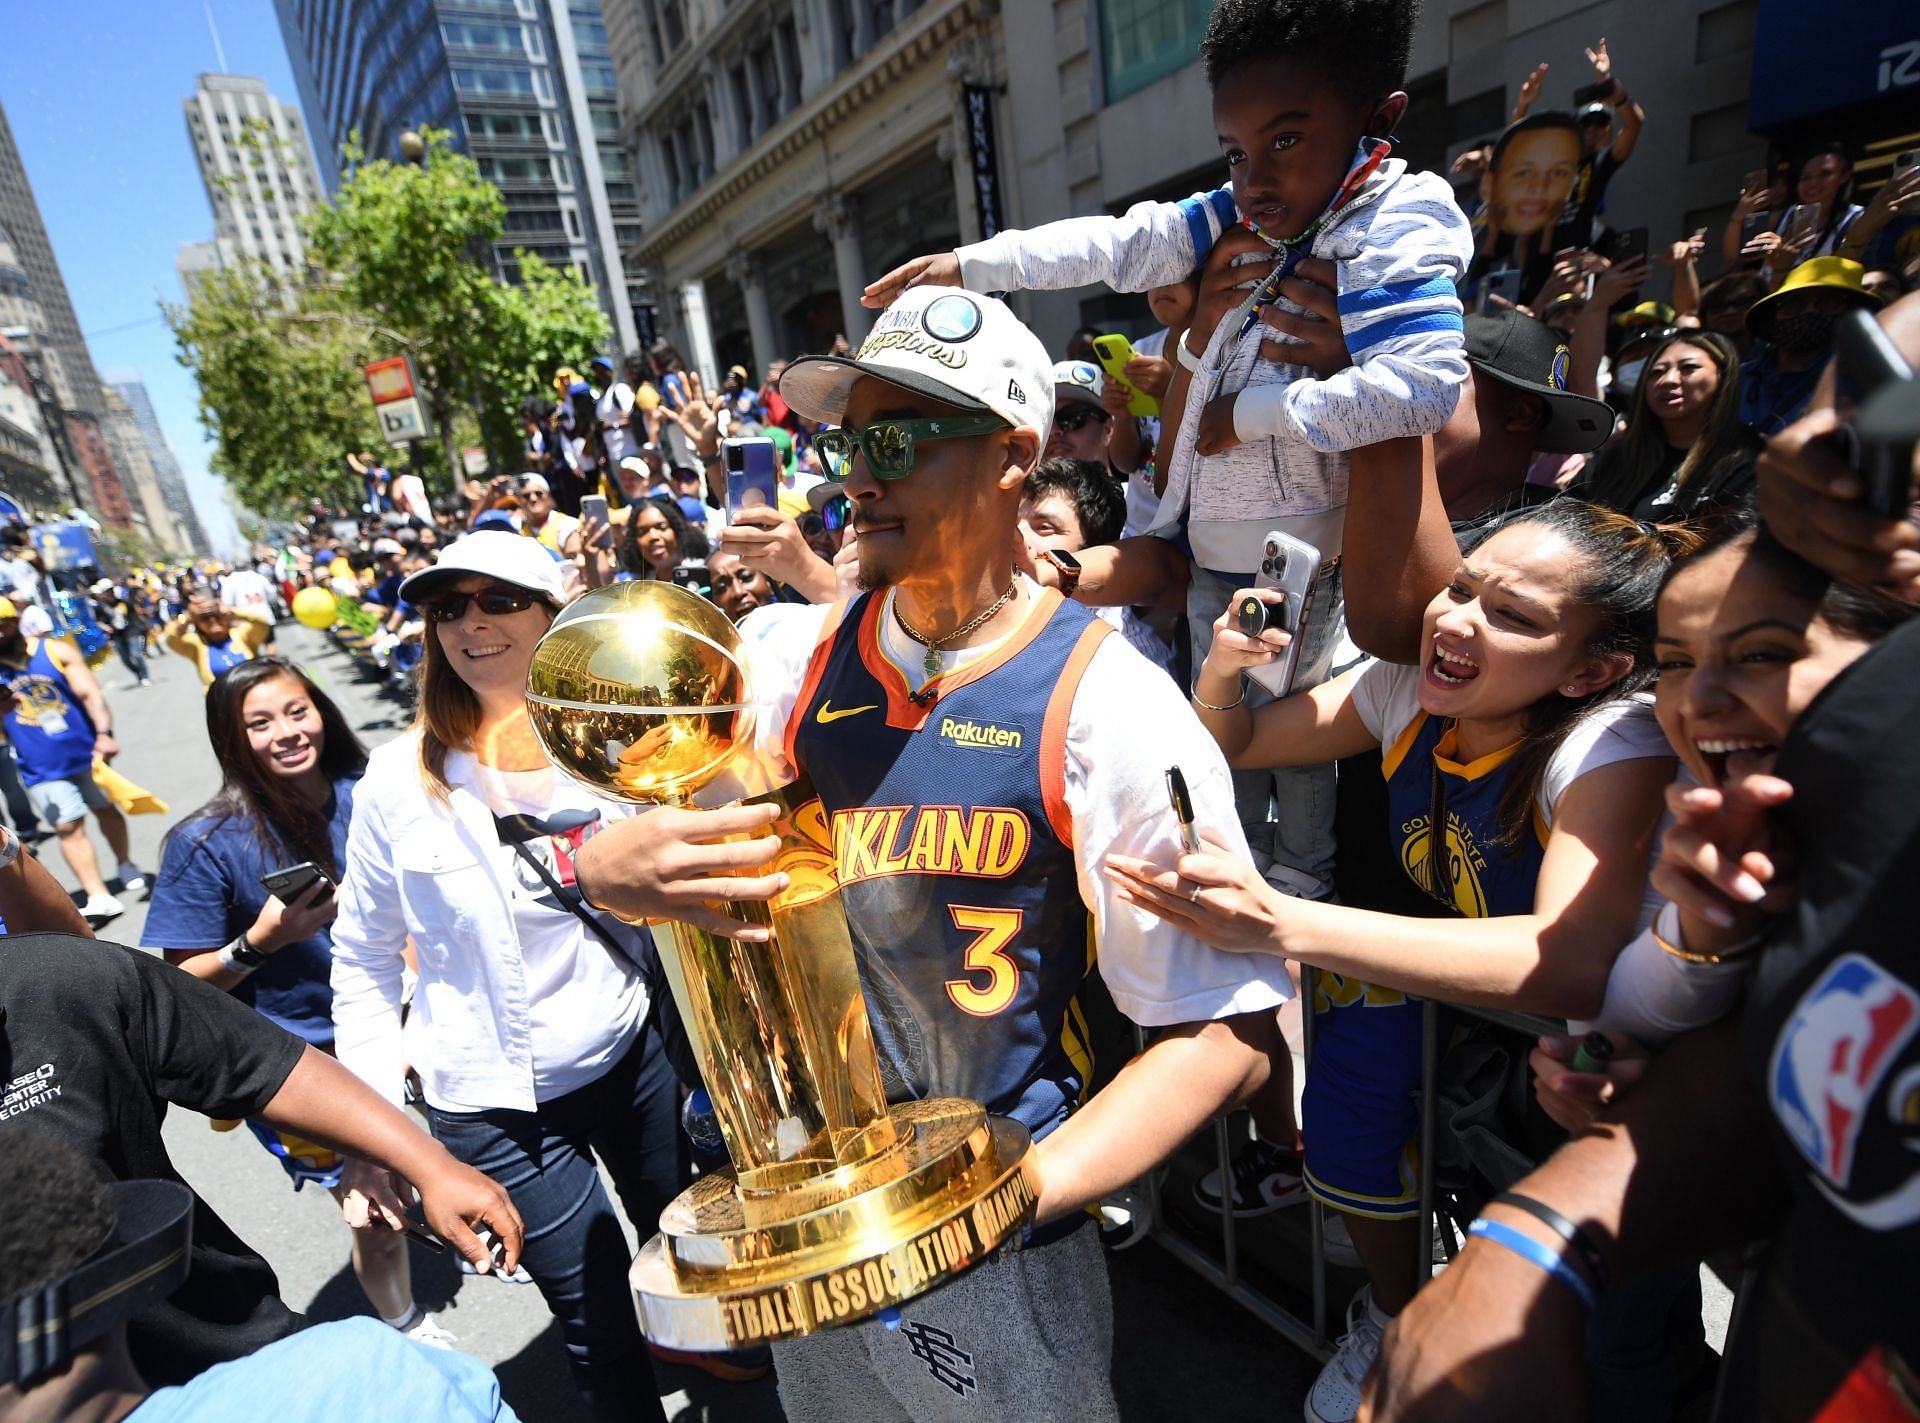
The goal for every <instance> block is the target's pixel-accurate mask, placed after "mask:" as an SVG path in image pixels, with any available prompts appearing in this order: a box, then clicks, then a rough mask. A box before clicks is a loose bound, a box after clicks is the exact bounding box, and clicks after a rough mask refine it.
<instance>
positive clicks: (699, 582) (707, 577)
mask: <svg viewBox="0 0 1920 1423" xmlns="http://www.w3.org/2000/svg"><path fill="white" fill-rule="evenodd" d="M671 576H672V578H673V581H674V582H675V583H678V584H679V585H680V586H681V587H682V588H690V589H692V590H693V591H694V592H696V593H698V594H700V596H701V597H703V598H704V597H705V596H706V595H707V594H708V593H711V592H712V591H713V574H712V573H711V572H710V571H709V570H708V568H707V566H706V564H704V563H683V564H681V565H680V567H678V568H676V569H674V570H673V573H672V575H671Z"/></svg>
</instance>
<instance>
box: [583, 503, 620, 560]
mask: <svg viewBox="0 0 1920 1423" xmlns="http://www.w3.org/2000/svg"><path fill="white" fill-rule="evenodd" d="M580 519H581V521H582V522H583V523H584V522H585V521H586V520H588V519H598V520H599V521H600V522H601V523H602V524H606V523H607V496H606V495H604V494H582V495H581V496H580ZM612 541H613V529H612V527H611V526H608V527H606V528H603V529H602V530H601V531H600V541H599V542H598V543H597V544H595V545H594V547H595V548H605V547H606V546H607V545H608V544H609V543H611V542H612Z"/></svg>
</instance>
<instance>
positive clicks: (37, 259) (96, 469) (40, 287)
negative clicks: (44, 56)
mask: <svg viewBox="0 0 1920 1423" xmlns="http://www.w3.org/2000/svg"><path fill="white" fill-rule="evenodd" d="M0 232H5V233H6V238H7V241H6V245H7V246H8V247H9V248H10V249H11V250H12V256H11V259H10V260H11V264H12V265H11V266H10V267H9V269H8V270H9V273H10V276H9V284H10V285H12V286H13V287H14V288H15V291H14V297H13V300H14V301H15V302H17V303H19V304H20V306H21V308H22V309H23V310H25V309H26V308H27V307H28V306H29V305H30V307H31V309H32V315H31V316H30V317H29V319H28V320H26V321H23V322H21V323H19V324H17V325H14V326H11V327H10V328H8V329H9V330H11V331H12V332H15V333H17V334H14V335H11V336H10V337H9V339H10V340H11V341H12V343H13V345H14V347H15V348H16V349H17V350H19V351H20V353H21V356H22V359H23V360H24V361H25V362H26V363H27V365H28V366H29V367H31V368H35V369H37V370H38V371H39V372H40V373H41V374H42V376H43V378H44V380H45V382H46V385H47V387H48V391H49V396H50V398H48V399H47V400H45V401H44V402H43V405H42V409H43V411H44V414H45V417H46V423H47V424H48V425H49V426H50V427H51V437H52V438H53V439H54V440H55V441H57V442H60V444H61V447H62V449H63V450H65V451H67V452H68V453H69V458H68V460H67V466H68V468H69V469H70V470H71V472H72V487H71V489H70V496H71V498H72V499H76V500H78V502H79V503H80V504H81V505H82V506H85V507H88V508H90V509H92V511H93V512H94V513H96V514H98V516H99V517H100V519H101V520H102V521H103V522H105V523H108V524H112V525H115V526H117V527H121V528H125V527H127V526H128V525H129V524H130V523H131V522H132V518H133V511H132V509H131V508H130V507H129V506H128V503H127V496H126V491H125V490H124V489H123V488H122V487H121V484H120V475H119V471H118V470H116V469H115V468H114V465H113V459H112V456H111V455H110V454H109V453H108V452H107V447H106V443H105V442H104V441H103V440H102V439H101V438H100V427H99V422H100V418H101V413H102V405H103V402H102V397H101V393H100V377H99V376H98V375H97V374H96V373H95V371H94V367H93V357H92V356H91V355H90V354H88V351H87V343H86V340H85V339H84V338H83V337H82V336H81V334H80V322H79V319H78V318H77V317H75V315H74V314H73V301H72V299H71V298H70V297H69V296H68V295H67V284H66V281H65V279H64V278H63V277H62V276H61V275H60V262H59V259H58V258H56V257H55V256H54V252H53V244H52V242H50V241H49V240H48V238H47V228H46V224H45V223H44V222H43V221H41V218H40V204H39V203H38V202H36V201H35V199H34V196H33V185H32V183H31V182H29V181H28V179H27V169H26V164H25V163H24V162H23V161H22V160H21V157H20V149H19V147H18V146H17V145H16V144H15V143H14V141H13V127H12V125H11V124H9V123H8V122H7V114H6V110H5V108H3V107H0ZM36 322H37V324H36Z"/></svg>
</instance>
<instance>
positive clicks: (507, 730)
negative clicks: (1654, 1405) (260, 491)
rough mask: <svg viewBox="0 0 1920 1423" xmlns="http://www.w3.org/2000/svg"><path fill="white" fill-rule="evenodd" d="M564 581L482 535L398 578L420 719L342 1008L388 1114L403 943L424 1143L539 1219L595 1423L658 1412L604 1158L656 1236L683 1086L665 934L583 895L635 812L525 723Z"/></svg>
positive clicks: (372, 834) (348, 937)
mask: <svg viewBox="0 0 1920 1423" xmlns="http://www.w3.org/2000/svg"><path fill="white" fill-rule="evenodd" d="M637 507H638V508H639V509H640V510H643V511H648V510H652V509H654V507H655V506H654V505H653V504H651V503H643V504H641V505H639V506H637ZM561 569H562V565H561V563H560V562H559V561H558V560H557V559H556V558H555V556H554V555H553V553H552V552H551V551H550V550H548V549H546V548H544V547H543V546H541V545H540V544H539V543H538V542H536V541H535V540H533V539H530V538H524V537H522V536H520V535H518V534H511V533H506V532H498V531H489V532H482V533H475V534H469V535H467V536H466V537H465V538H463V539H459V540H457V541H456V542H454V543H453V544H451V545H449V546H448V548H447V549H446V551H445V552H444V553H443V554H442V555H441V558H440V561H439V562H438V563H437V564H435V565H434V566H433V567H431V568H426V569H422V570H420V571H419V572H417V573H415V574H413V575H411V576H410V577H409V578H408V579H407V580H406V582H405V583H403V584H402V585H401V589H400V596H401V597H402V598H404V599H405V600H406V601H408V602H410V603H413V604H415V605H417V606H419V607H421V608H422V609H424V610H425V612H426V616H427V622H428V633H427V638H426V648H425V656H424V658H423V659H422V662H421V676H420V713H419V717H418V720H417V721H416V723H415V725H414V728H413V730H412V732H411V733H410V734H409V735H407V736H405V737H402V738H400V739H399V740H396V741H392V742H389V743H388V744H387V745H385V746H383V747H381V748H380V749H379V750H377V751H376V752H375V753H374V755H373V758H372V763H371V767H370V771H371V774H370V775H369V777H368V779H367V783H366V787H365V789H364V790H363V791H362V794H361V796H360V800H359V804H358V805H357V807H356V814H355V817H354V823H353V829H352V833H351V835H350V836H349V838H348V842H347V856H346V858H347V865H346V879H345V880H344V882H343V884H342V887H341V908H340V918H339V920H338V922H337V924H336V926H335V930H334V943H335V952H334V964H333V989H334V1002H333V1016H334V1021H335V1023H336V1024H337V1025H338V1029H339V1047H340V1060H341V1061H342V1062H343V1063H345V1064H346V1066H347V1067H348V1068H350V1069H351V1070H352V1071H353V1072H355V1073H356V1074H357V1075H358V1076H360V1077H361V1078H363V1079H364V1080H366V1081H367V1082H368V1083H370V1084H371V1085H372V1086H374V1087H375V1088H376V1089H377V1090H378V1091H381V1092H383V1093H385V1094H387V1095H388V1096H389V1097H392V1098H395V1099H398V1097H399V1095H400V1091H401V1081H402V1076H403V1064H404V1061H405V1058H406V1053H405V1052H404V1051H403V1049H402V1046H401V1026H400V1005H401V980H402V973H403V963H404V957H403V956H404V954H405V951H406V948H407V945H408V942H409V940H411V942H412V945H413V950H414V953H415V956H416V957H417V960H418V972H419V979H420V983H419V991H418V992H417V994H416V995H415V997H414V1001H413V1013H414V1017H413V1019H412V1023H411V1025H410V1028H409V1031H410V1032H414V1033H417V1034H418V1039H419V1042H420V1044H421V1045H422V1046H421V1050H420V1051H419V1054H418V1057H417V1059H416V1060H417V1061H418V1062H419V1063H420V1077H421V1088H422V1093H423V1095H424V1096H425V1098H426V1103H427V1114H428V1121H429V1123H430V1125H431V1126H432V1129H433V1134H434V1135H435V1136H436V1137H438V1138H439V1139H440V1140H441V1141H442V1142H443V1143H444V1144H445V1145H446V1147H447V1149H448V1150H449V1151H451V1152H452V1153H453V1154H454V1155H455V1156H456V1157H458V1158H459V1159H461V1160H462V1161H465V1162H466V1163H467V1164H468V1165H470V1166H473V1167H475V1168H476V1169H477V1170H480V1171H483V1172H485V1173H486V1174H488V1175H489V1176H492V1177H493V1178H494V1179H495V1180H496V1181H498V1182H499V1183H500V1184H501V1185H502V1186H505V1187H506V1188H507V1189H508V1190H509V1191H511V1192H512V1193H513V1197H514V1201H515V1204H517V1205H518V1206H519V1208H520V1211H521V1214H522V1215H523V1216H524V1217H525V1219H526V1220H528V1221H529V1222H531V1223H532V1224H531V1226H530V1229H529V1232H528V1240H527V1248H526V1251H525V1253H524V1254H523V1256H522V1257H521V1258H522V1259H523V1261H524V1262H525V1265H526V1269H527V1272H528V1273H529V1274H530V1275H531V1276H532V1279H533V1282H534V1283H535V1284H536V1285H538V1286H539V1288H540V1290H541V1293H542V1294H543V1295H544V1296H545V1298H546V1301H547V1304H548V1306H549V1307H550V1308H551V1309H552V1310H553V1312H554V1314H555V1315H556V1316H557V1317H558V1318H559V1320H560V1323H561V1328H562V1332H563V1334H564V1336H565V1339H566V1343H567V1348H568V1352H569V1354H570V1355H571V1359H572V1363H573V1369H574V1377H575V1380H576V1382H577V1383H578V1385H579V1387H580V1390H581V1392H582V1393H583V1394H584V1395H586V1397H587V1398H588V1400H589V1401H590V1402H592V1403H593V1404H594V1405H595V1408H596V1411H597V1412H598V1413H599V1414H600V1415H601V1416H607V1417H611V1416H616V1415H617V1416H621V1417H634V1418H647V1417H652V1418H656V1419H658V1418H660V1417H661V1416H662V1415H661V1413H660V1411H659V1405H658V1402H657V1398H658V1390H657V1389H656V1388H655V1386H654V1380H653V1376H652V1371H651V1369H650V1367H649V1364H648V1361H647V1352H646V1347H645V1343H644V1341H643V1340H642V1339H641V1337H640V1333H639V1329H638V1326H637V1325H636V1323H635V1320H634V1314H633V1309H632V1305H631V1302H630V1301H629V1300H628V1298H627V1292H626V1265H627V1259H626V1256H625V1255H624V1254H623V1253H622V1252H620V1251H619V1250H617V1249H614V1250H609V1249H608V1248H607V1247H606V1244H605V1242H606V1241H608V1240H618V1239H619V1223H618V1222H617V1220H616V1219H615V1217H614V1214H613V1206H612V1203H611V1201H610V1200H609V1199H608V1197H607V1194H606V1191H605V1188H604V1187H603V1186H602V1185H601V1181H600V1176H599V1173H598V1170H597V1166H596V1163H598V1164H604V1165H605V1167H606V1168H607V1171H608V1173H609V1174H610V1175H611V1176H612V1177H613V1180H614V1183H615V1185H616V1186H617V1187H618V1189H619V1191H620V1197H621V1201H622V1204H623V1205H624V1206H625V1207H626V1209H627V1212H628V1215H629V1217H630V1219H631V1221H632V1223H633V1225H634V1226H635V1227H636V1228H637V1229H639V1230H640V1232H641V1233H642V1234H643V1235H645V1234H649V1233H651V1231H652V1229H653V1225H654V1222H655V1221H656V1220H657V1219H658V1218H659V1213H660V1211H661V1210H662V1209H663V1208H664V1207H665V1206H666V1204H667V1202H668V1201H670V1200H671V1199H672V1198H673V1196H674V1195H675V1194H676V1193H677V1191H678V1190H679V1187H680V1184H681V1179H680V1165H679V1156H678V1149H677V1142H676V1134H675V1122H676V1114H677V1112H678V1110H679V1105H680V1102H679V1089H678V1086H677V1084H676V1082H675V1080H674V1076H673V1072H672V1070H671V1069H670V1068H669V1067H668V1065H667V1060H666V1056H665V1053H664V1052H663V1050H662V1046H661V1044H662V1020H661V1013H662V1011H664V1010H665V1006H664V1005H665V999H666V994H665V990H664V987H663V985H662V984H661V982H660V981H659V974H658V961H657V959H656V958H655V954H654V949H653V942H652V939H651V938H650V936H649V935H648V933H647V931H646V929H645V928H644V927H642V926H640V925H638V924H632V923H626V922H622V921H621V920H618V919H615V918H613V917H611V916H609V915H601V914H596V913H595V912H594V911H592V910H591V909H589V908H587V906H586V904H585V902H584V900H583V899H582V898H581V895H580V892H579V890H578V888H577V883H578V881H577V876H576V873H575V868H574V866H575V857H576V855H577V854H578V853H579V851H580V849H581V847H582V846H583V845H584V844H585V843H586V842H587V841H588V839H589V838H590V837H592V836H593V835H595V834H597V833H598V832H600V831H602V830H604V829H605V828H606V827H607V826H609V825H611V824H612V823H614V822H615V821H618V820H622V819H625V818H626V817H627V816H629V815H630V814H631V812H630V810H629V809H628V808H626V807H624V806H620V805H616V804H614V803H612V802H609V801H604V800H601V799H600V798H599V797H597V796H595V795H594V794H593V793H592V792H590V791H588V790H586V789H585V788H583V787H582V786H580V785H578V784H576V783H575V782H573V781H571V780H569V779H567V778H566V777H564V776H562V775H561V774H560V773H559V772H557V771H556V770H555V769H554V766H553V764H552V762H550V761H549V760H548V759H547V756H546V754H545V752H544V751H543V750H542V749H541V746H540V743H539V741H538V739H537V738H536V737H535V735H534V731H533V725H532V723H531V722H530V721H529V720H528V716H527V702H526V692H527V676H528V669H529V668H530V666H531V664H532V661H533V654H534V649H535V648H536V647H537V646H538V645H539V642H540V640H541V638H542V637H543V636H545V634H546V632H547V629H548V627H549V626H550V625H551V624H552V621H553V618H554V614H555V613H556V612H557V611H558V610H559V608H560V606H561V603H562V601H563V585H562V582H561ZM347 1184H348V1186H349V1187H350V1188H351V1190H352V1191H353V1192H354V1193H355V1196H357V1197H359V1198H360V1200H361V1201H362V1202H364V1201H372V1202H376V1203H380V1204H381V1205H382V1206H383V1208H385V1202H386V1201H387V1200H388V1199H390V1198H391V1197H392V1191H391V1188H390V1183H388V1182H387V1181H385V1180H384V1179H383V1178H382V1177H381V1176H380V1175H378V1174H377V1173H350V1174H349V1176H348V1178H347ZM355 1204H356V1202H355V1200H354V1198H353V1197H350V1199H349V1205H350V1207H353V1206H354V1205H355ZM358 1208H359V1209H362V1210H364V1209H365V1205H364V1204H359V1206H358Z"/></svg>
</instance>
